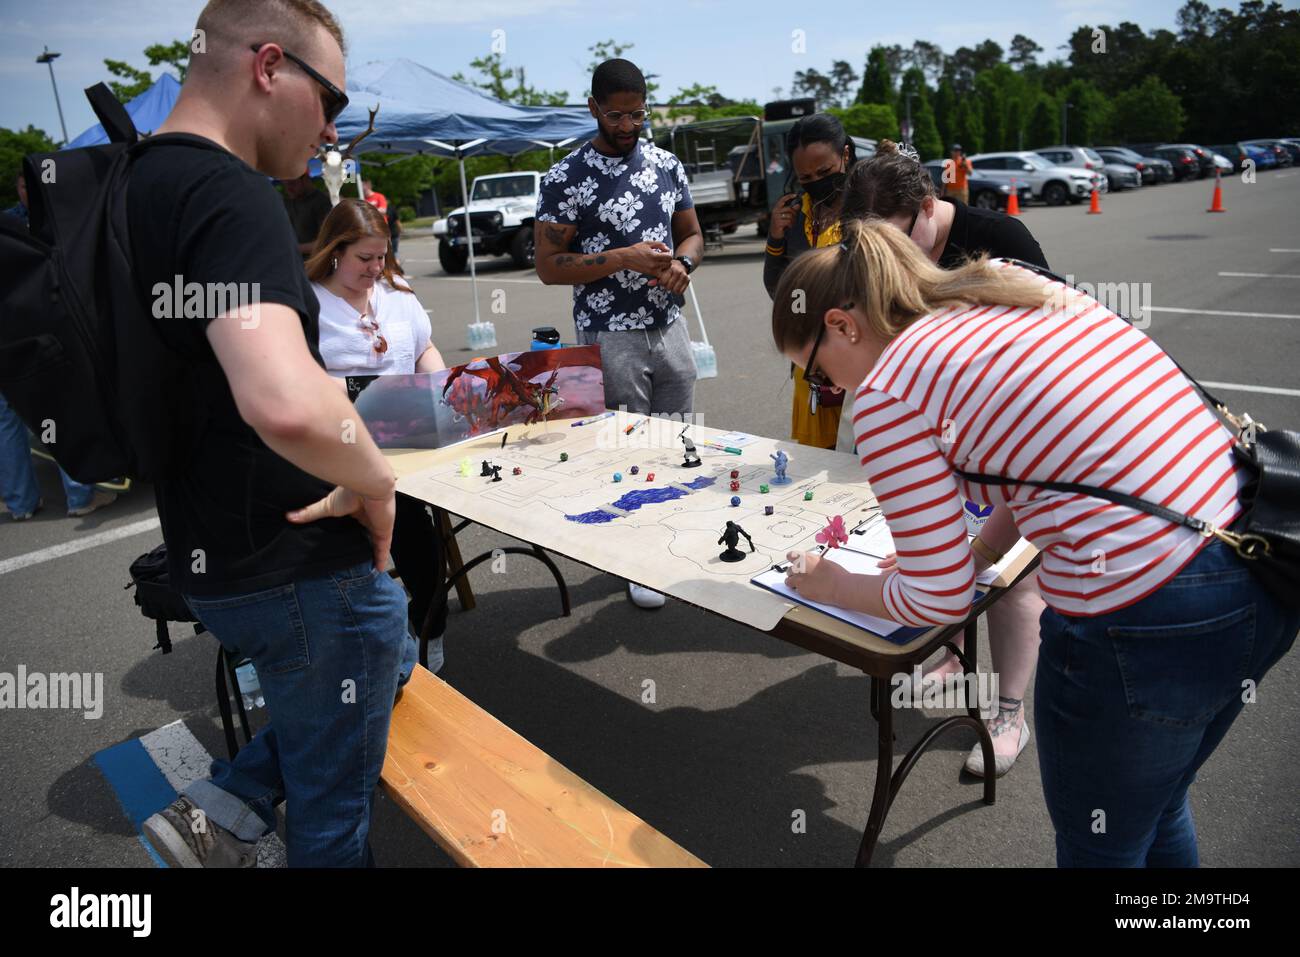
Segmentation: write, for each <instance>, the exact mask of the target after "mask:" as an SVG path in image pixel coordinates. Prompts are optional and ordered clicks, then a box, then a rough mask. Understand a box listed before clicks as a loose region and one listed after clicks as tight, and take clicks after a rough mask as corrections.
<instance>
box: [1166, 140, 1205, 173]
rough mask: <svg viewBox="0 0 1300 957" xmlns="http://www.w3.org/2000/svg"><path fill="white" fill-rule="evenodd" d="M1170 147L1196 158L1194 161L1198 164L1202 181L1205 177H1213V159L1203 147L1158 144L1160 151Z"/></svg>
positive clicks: (1185, 144) (1189, 144)
mask: <svg viewBox="0 0 1300 957" xmlns="http://www.w3.org/2000/svg"><path fill="white" fill-rule="evenodd" d="M1170 146H1173V147H1178V148H1181V149H1185V150H1191V151H1192V154H1193V155H1194V156H1195V157H1196V161H1197V162H1198V163H1199V164H1200V167H1201V172H1200V176H1201V178H1202V179H1204V178H1205V177H1206V176H1213V175H1214V157H1212V156H1211V155H1210V151H1209V150H1207V149H1206V148H1205V147H1204V146H1198V145H1197V144H1195V143H1161V144H1160V148H1161V149H1164V148H1167V147H1170Z"/></svg>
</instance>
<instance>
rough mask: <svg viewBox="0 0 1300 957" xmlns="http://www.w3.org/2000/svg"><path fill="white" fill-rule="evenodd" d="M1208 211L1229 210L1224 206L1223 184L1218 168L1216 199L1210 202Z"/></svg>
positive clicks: (1215, 186)
mask: <svg viewBox="0 0 1300 957" xmlns="http://www.w3.org/2000/svg"><path fill="white" fill-rule="evenodd" d="M1206 212H1207V213H1226V212H1227V210H1226V209H1224V208H1223V184H1222V183H1221V182H1220V180H1219V171H1218V170H1217V169H1216V170H1215V171H1214V200H1213V201H1212V202H1211V203H1210V208H1209V209H1207V210H1206Z"/></svg>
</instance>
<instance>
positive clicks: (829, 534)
mask: <svg viewBox="0 0 1300 957" xmlns="http://www.w3.org/2000/svg"><path fill="white" fill-rule="evenodd" d="M848 540H849V533H848V532H846V531H845V530H844V516H843V515H836V516H835V517H834V518H832V519H831V521H830V524H829V525H827V526H826V527H825V528H824V529H822V530H821V531H820V532H818V533H817V544H819V545H825V546H826V547H828V548H839V547H840V546H841V545H843V544H844V543H845V542H847V541H848Z"/></svg>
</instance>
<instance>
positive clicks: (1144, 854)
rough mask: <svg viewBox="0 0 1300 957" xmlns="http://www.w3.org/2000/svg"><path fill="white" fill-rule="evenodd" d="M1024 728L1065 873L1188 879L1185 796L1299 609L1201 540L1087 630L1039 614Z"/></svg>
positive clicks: (1228, 552)
mask: <svg viewBox="0 0 1300 957" xmlns="http://www.w3.org/2000/svg"><path fill="white" fill-rule="evenodd" d="M1040 630H1041V635H1042V644H1041V645H1040V646H1039V652H1038V681H1037V685H1036V687H1035V689H1034V725H1035V729H1036V730H1037V732H1038V764H1039V769H1040V771H1041V772H1042V779H1043V797H1044V798H1045V799H1046V802H1047V810H1048V812H1049V813H1050V814H1051V817H1052V824H1053V826H1054V827H1055V829H1056V862H1057V865H1058V866H1061V867H1144V866H1145V867H1195V866H1196V865H1197V864H1198V862H1199V858H1198V855H1197V848H1196V829H1195V826H1194V824H1193V822H1192V812H1191V807H1190V805H1189V804H1188V799H1187V790H1188V788H1189V787H1190V786H1191V783H1192V781H1194V780H1195V779H1196V772H1197V770H1198V769H1199V768H1200V766H1201V765H1202V764H1204V763H1205V760H1206V758H1208V757H1209V756H1210V755H1211V754H1213V753H1214V749H1215V748H1216V747H1218V745H1219V742H1220V741H1222V740H1223V736H1224V735H1225V734H1227V732H1228V728H1229V727H1231V726H1232V722H1233V720H1234V719H1235V718H1236V717H1237V715H1238V714H1239V713H1240V712H1241V709H1242V708H1243V707H1244V706H1245V703H1246V702H1247V701H1253V700H1254V689H1255V686H1256V685H1258V683H1259V681H1260V679H1261V678H1263V677H1264V675H1265V674H1266V673H1267V672H1268V670H1269V668H1271V667H1272V666H1273V665H1274V664H1275V663H1276V662H1277V661H1278V659H1280V658H1281V657H1282V656H1283V655H1284V654H1286V653H1287V651H1289V650H1290V648H1291V646H1292V644H1293V643H1294V642H1295V637H1296V632H1297V630H1300V611H1297V610H1293V609H1287V608H1284V607H1283V606H1282V605H1280V604H1279V603H1278V602H1277V600H1276V599H1274V598H1273V596H1272V595H1271V594H1270V593H1269V592H1268V591H1266V590H1265V589H1264V587H1263V586H1262V585H1260V584H1259V583H1258V581H1257V580H1256V579H1255V577H1254V575H1253V574H1252V573H1251V572H1250V570H1249V569H1248V568H1247V567H1246V564H1245V563H1244V562H1243V561H1242V560H1241V559H1240V558H1238V557H1237V555H1236V553H1235V552H1234V551H1233V550H1232V549H1231V548H1230V547H1228V546H1227V545H1224V544H1223V543H1221V542H1219V541H1217V540H1216V541H1211V543H1210V544H1209V545H1206V546H1205V547H1204V548H1203V549H1202V550H1201V551H1200V553H1199V554H1198V555H1197V556H1196V557H1195V558H1194V559H1193V560H1192V561H1191V562H1190V563H1189V564H1188V565H1187V566H1186V567H1185V568H1184V569H1183V570H1182V571H1181V572H1180V573H1179V574H1178V575H1177V577H1175V578H1174V579H1173V580H1172V581H1170V582H1168V583H1167V584H1166V585H1164V587H1162V588H1161V589H1160V590H1159V591H1157V592H1155V593H1154V594H1152V595H1148V596H1147V597H1146V598H1144V599H1143V600H1141V601H1139V602H1137V603H1136V604H1133V605H1130V606H1129V607H1127V608H1121V609H1120V610H1118V611H1115V612H1112V613H1110V614H1106V615H1099V616H1097V617H1096V618H1078V617H1071V616H1065V615H1061V614H1059V613H1057V612H1055V611H1053V610H1052V609H1051V608H1048V609H1047V610H1046V611H1044V612H1043V615H1042V618H1041V622H1040Z"/></svg>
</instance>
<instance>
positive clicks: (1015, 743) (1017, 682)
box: [838, 140, 1047, 777]
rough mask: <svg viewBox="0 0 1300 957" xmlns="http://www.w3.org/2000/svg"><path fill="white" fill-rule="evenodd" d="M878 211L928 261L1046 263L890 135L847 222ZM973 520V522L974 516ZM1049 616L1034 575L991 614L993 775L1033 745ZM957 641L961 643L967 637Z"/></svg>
mask: <svg viewBox="0 0 1300 957" xmlns="http://www.w3.org/2000/svg"><path fill="white" fill-rule="evenodd" d="M873 216H878V217H880V218H881V219H883V220H885V221H886V222H888V223H890V224H892V225H894V226H897V227H898V228H899V230H901V231H902V232H903V234H904V235H906V236H907V237H909V238H910V239H911V240H912V242H913V243H915V244H916V247H917V248H918V249H919V250H920V251H921V253H922V254H923V255H924V256H925V257H926V258H928V259H929V260H930V261H931V262H933V263H935V264H937V265H939V266H941V267H943V268H944V269H954V268H956V267H958V266H960V265H962V264H963V263H965V262H967V261H968V260H969V259H971V258H973V257H977V256H980V255H989V256H996V257H998V258H1001V259H1019V260H1023V261H1025V262H1028V263H1032V264H1034V265H1036V266H1042V267H1044V268H1047V259H1046V257H1044V255H1043V250H1042V249H1041V248H1040V247H1039V245H1038V242H1037V241H1036V240H1035V239H1034V237H1033V235H1032V234H1031V233H1030V232H1029V230H1028V229H1027V228H1025V224H1024V223H1023V222H1021V221H1020V220H1019V219H1017V218H1016V217H1014V216H1008V215H1007V214H1006V213H1002V212H998V211H997V210H993V209H980V208H977V207H971V206H967V205H966V204H965V203H963V202H962V201H961V200H960V199H957V198H956V197H955V196H951V195H950V196H944V197H942V198H940V197H939V196H938V195H937V192H936V190H935V186H934V181H933V180H932V179H931V178H930V173H929V171H928V170H927V169H925V167H923V166H922V165H921V159H920V157H919V156H918V155H917V154H916V151H915V150H913V149H911V148H910V147H908V146H899V145H898V144H896V143H893V142H891V141H890V140H881V141H880V143H879V144H878V145H877V147H876V152H875V154H874V155H873V156H872V157H871V158H870V159H867V160H863V161H862V162H861V163H858V164H857V165H856V166H854V167H853V169H852V170H851V171H850V172H849V178H848V181H847V183H845V186H844V202H843V204H842V205H841V207H840V217H841V219H844V220H851V219H867V218H870V217H873ZM844 418H845V424H844V427H842V428H841V430H840V439H839V443H838V446H839V447H840V448H846V447H852V443H853V439H854V438H855V433H854V432H853V430H852V423H851V422H849V421H848V420H849V419H850V418H851V417H850V416H845V417H844ZM967 519H968V521H971V522H973V520H972V519H971V518H970V517H969V516H967ZM1010 524H1013V522H1012V519H1011V514H1010V512H1009V511H1008V510H1007V509H1005V508H1000V509H994V510H993V512H992V514H990V515H989V516H988V517H987V518H986V519H985V520H984V525H983V527H982V528H980V529H979V531H980V535H981V537H977V538H976V539H975V541H973V542H972V543H971V547H972V548H973V549H975V550H976V551H977V552H980V551H985V553H986V554H988V553H992V551H991V550H989V549H988V548H987V545H985V539H984V537H982V536H984V535H985V534H987V535H991V536H993V537H995V538H996V537H1000V536H1001V535H1002V534H1003V530H1005V529H1006V528H1007V527H1008V526H1009V525H1010ZM985 529H987V533H986V532H985ZM1042 613H1043V599H1042V598H1041V597H1040V596H1039V594H1038V583H1037V581H1035V579H1034V578H1033V577H1030V578H1026V579H1024V580H1023V581H1021V582H1020V584H1018V585H1017V586H1016V587H1015V588H1014V589H1012V591H1011V593H1010V594H1008V595H1005V596H1004V597H1003V598H1002V600H1001V601H999V602H997V604H995V605H994V606H993V607H992V608H990V609H989V611H988V618H987V620H988V626H989V652H990V654H989V660H990V664H989V667H990V668H991V669H992V671H993V673H994V674H996V675H997V676H998V710H997V714H995V715H993V716H991V717H990V718H988V719H987V721H986V723H987V724H988V728H989V733H990V734H991V735H992V737H993V756H994V762H995V766H994V769H993V773H994V774H995V775H997V776H998V777H1001V776H1002V775H1004V774H1006V773H1007V772H1008V771H1010V770H1011V768H1012V767H1013V766H1014V765H1015V763H1016V759H1017V758H1019V757H1020V754H1021V752H1022V751H1024V749H1025V747H1026V745H1028V744H1029V739H1030V733H1029V724H1028V722H1027V720H1026V716H1025V709H1024V701H1025V694H1026V693H1027V691H1028V689H1029V682H1030V680H1031V679H1032V678H1033V675H1034V663H1035V662H1036V661H1037V660H1038V619H1039V617H1040V616H1041V615H1042ZM954 645H955V646H956V647H958V648H960V647H962V638H961V637H960V636H959V637H958V638H957V639H956V640H955V641H954ZM961 667H962V666H961V662H960V661H958V659H957V656H956V655H954V654H953V653H952V652H951V651H947V650H945V651H944V652H943V653H942V655H941V656H940V657H939V660H938V661H937V662H936V663H935V664H934V666H933V667H932V668H931V669H930V670H929V671H927V672H926V673H925V677H924V679H923V682H922V683H923V684H929V683H932V682H935V683H942V682H943V681H945V680H946V679H947V677H948V676H949V675H952V674H957V673H959V672H960V671H961ZM912 690H913V692H914V693H919V692H920V691H921V689H919V688H914V689H912ZM965 767H966V770H967V771H969V772H970V773H971V774H974V775H976V776H978V777H983V776H984V774H985V767H984V749H983V748H981V747H980V746H979V744H978V743H977V744H976V745H975V746H974V747H973V748H971V750H970V754H969V755H968V756H967V758H966V765H965Z"/></svg>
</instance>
